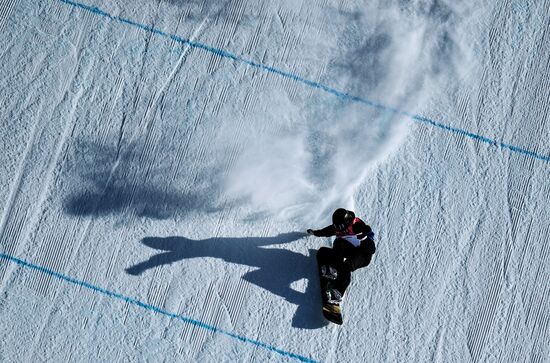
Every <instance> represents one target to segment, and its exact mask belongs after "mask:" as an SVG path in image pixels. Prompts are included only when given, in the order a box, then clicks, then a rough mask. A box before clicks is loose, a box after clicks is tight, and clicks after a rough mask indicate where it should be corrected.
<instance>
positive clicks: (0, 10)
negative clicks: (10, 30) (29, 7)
mask: <svg viewBox="0 0 550 363" xmlns="http://www.w3.org/2000/svg"><path fill="white" fill-rule="evenodd" d="M18 2H19V0H0V32H2V31H3V30H4V26H6V23H7V21H8V19H9V18H10V16H11V13H12V12H13V9H14V8H15V5H16V4H17V3H18Z"/></svg>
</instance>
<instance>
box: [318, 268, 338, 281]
mask: <svg viewBox="0 0 550 363" xmlns="http://www.w3.org/2000/svg"><path fill="white" fill-rule="evenodd" d="M321 276H322V277H324V278H326V279H329V280H336V278H337V277H338V271H337V270H336V269H335V268H334V267H332V266H329V265H323V266H321Z"/></svg>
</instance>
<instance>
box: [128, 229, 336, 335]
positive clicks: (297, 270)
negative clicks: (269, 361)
mask: <svg viewBox="0 0 550 363" xmlns="http://www.w3.org/2000/svg"><path fill="white" fill-rule="evenodd" d="M304 236H305V234H304V233H301V232H292V233H284V234H280V235H278V236H275V237H243V238H209V239H204V240H191V239H189V238H185V237H147V238H144V239H143V240H142V241H141V242H142V243H143V244H144V245H146V246H148V247H151V248H154V249H156V250H161V251H162V252H159V253H158V254H156V255H154V256H152V257H151V258H149V259H148V260H146V261H143V262H140V263H138V264H136V265H133V266H131V267H129V268H127V269H126V272H128V273H129V274H131V275H140V274H142V273H143V272H145V271H147V270H149V269H152V268H155V267H158V266H162V265H169V264H172V263H174V262H177V261H182V260H185V259H190V258H203V257H215V258H220V259H222V260H224V261H227V262H230V263H236V264H240V265H245V266H251V267H255V268H258V269H257V270H253V271H250V272H247V273H246V274H244V275H243V276H242V278H243V279H244V280H246V281H248V282H250V283H252V284H254V285H257V286H259V287H261V288H263V289H266V290H268V291H270V292H271V293H273V294H275V295H278V296H281V297H283V298H285V299H286V300H287V301H288V302H290V303H292V304H295V305H297V306H298V308H297V310H296V313H295V315H294V317H293V319H292V326H293V327H296V328H305V329H316V328H320V327H323V326H325V325H327V323H326V322H325V320H324V319H323V318H322V314H321V298H320V291H319V284H318V277H317V268H316V266H317V262H316V261H315V252H316V250H313V249H310V250H309V256H306V255H303V254H301V253H297V252H293V251H290V250H287V249H282V248H262V247H264V246H268V245H274V244H283V243H290V242H293V241H296V240H298V239H300V238H302V237H304ZM303 278H305V279H307V280H308V284H307V288H306V291H305V292H303V293H302V292H299V291H296V290H294V289H292V288H291V286H290V285H291V284H292V283H293V282H295V281H299V280H301V279H303Z"/></svg>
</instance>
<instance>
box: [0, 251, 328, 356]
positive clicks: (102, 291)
mask: <svg viewBox="0 0 550 363" xmlns="http://www.w3.org/2000/svg"><path fill="white" fill-rule="evenodd" d="M0 258H1V259H4V260H8V261H10V262H14V263H16V264H18V265H20V266H22V267H26V268H30V269H32V270H36V271H39V272H42V273H45V274H48V275H50V276H53V277H56V278H58V279H60V280H63V281H66V282H69V283H71V284H74V285H78V286H82V287H85V288H87V289H90V290H93V291H95V292H97V293H100V294H103V295H107V296H109V297H111V298H114V299H119V300H122V301H125V302H127V303H129V304H132V305H136V306H139V307H141V308H144V309H146V310H150V311H153V312H155V313H158V314H162V315H165V316H168V317H170V318H173V319H178V320H181V321H183V322H184V323H188V324H192V325H195V326H197V327H199V328H203V329H206V330H210V331H211V332H213V333H218V334H223V335H226V336H229V337H231V338H234V339H237V340H239V341H241V342H244V343H250V344H253V345H255V346H257V347H260V348H264V349H267V350H269V351H272V352H274V353H278V354H280V355H282V356H285V357H288V358H294V359H297V360H299V361H301V362H308V363H317V361H315V360H313V359H310V358H306V357H304V356H301V355H298V354H294V353H291V352H287V351H285V350H282V349H279V348H275V347H273V346H271V345H269V344H266V343H262V342H260V341H258V340H254V339H250V338H247V337H244V336H241V335H238V334H235V333H231V332H229V331H226V330H223V329H220V328H217V327H215V326H213V325H209V324H206V323H203V322H202V321H199V320H195V319H192V318H189V317H186V316H183V315H178V314H174V313H171V312H169V311H166V310H162V309H161V308H158V307H156V306H153V305H149V304H146V303H144V302H141V301H139V300H136V299H133V298H131V297H127V296H124V295H122V294H118V293H116V292H112V291H109V290H106V289H103V288H101V287H98V286H94V285H92V284H89V283H87V282H85V281H80V280H77V279H74V278H72V277H69V276H66V275H63V274H60V273H58V272H55V271H52V270H49V269H47V268H45V267H41V266H37V265H34V264H32V263H29V262H27V261H24V260H21V259H19V258H16V257H13V256H10V255H7V254H4V253H0Z"/></svg>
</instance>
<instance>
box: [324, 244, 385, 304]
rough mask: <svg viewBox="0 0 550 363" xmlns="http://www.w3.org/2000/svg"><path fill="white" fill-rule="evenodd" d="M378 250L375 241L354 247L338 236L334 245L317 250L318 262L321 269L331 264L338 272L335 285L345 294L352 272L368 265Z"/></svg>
mask: <svg viewBox="0 0 550 363" xmlns="http://www.w3.org/2000/svg"><path fill="white" fill-rule="evenodd" d="M375 250H376V248H375V246H374V241H372V240H367V241H365V242H364V243H363V244H362V245H361V247H354V246H353V245H352V244H351V243H349V242H348V241H346V240H344V239H341V238H337V239H336V240H334V243H333V247H332V248H329V247H321V248H320V249H319V251H317V264H318V266H319V269H320V268H321V266H323V265H329V266H332V267H334V268H335V269H336V271H337V272H338V275H337V278H336V280H335V281H334V287H336V288H337V289H338V291H340V292H341V293H342V295H343V294H344V292H345V291H346V289H347V288H348V286H349V284H350V282H351V272H352V271H355V270H357V269H358V268H361V267H365V266H367V265H368V264H369V263H370V261H371V258H372V255H373V254H374V251H375Z"/></svg>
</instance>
